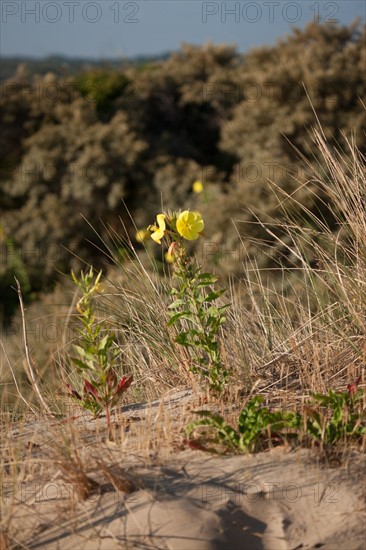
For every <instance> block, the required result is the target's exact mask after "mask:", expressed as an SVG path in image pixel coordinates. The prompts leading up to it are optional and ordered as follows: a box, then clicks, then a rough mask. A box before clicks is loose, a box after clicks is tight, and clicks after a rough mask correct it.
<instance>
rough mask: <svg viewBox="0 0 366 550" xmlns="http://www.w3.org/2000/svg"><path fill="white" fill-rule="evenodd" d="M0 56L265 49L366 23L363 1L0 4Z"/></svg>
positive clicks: (18, 0)
mask: <svg viewBox="0 0 366 550" xmlns="http://www.w3.org/2000/svg"><path fill="white" fill-rule="evenodd" d="M0 10H1V33H0V56H1V57H5V56H31V57H45V56H48V55H64V56H69V57H87V58H97V59H108V58H129V57H135V56H138V55H156V54H161V53H165V52H168V51H172V50H177V49H179V47H180V44H181V43H182V42H188V43H191V44H197V45H199V44H204V43H207V42H209V41H210V42H213V43H230V44H235V45H236V46H237V48H238V50H239V51H242V52H244V51H247V50H248V49H249V48H251V47H253V46H261V45H265V44H268V45H271V44H274V43H275V42H276V40H277V39H278V38H279V37H281V36H283V35H285V34H286V33H288V32H291V27H292V26H298V27H304V26H305V25H306V24H307V23H308V22H310V21H314V19H318V20H320V21H321V22H322V23H325V24H331V22H332V21H334V20H336V21H337V22H339V23H341V24H348V23H350V22H351V21H353V20H354V19H355V18H356V17H357V16H360V17H361V18H362V20H363V21H365V16H366V2H365V1H364V0H337V1H335V2H333V1H327V0H319V1H316V0H297V1H290V0H245V1H235V0H234V1H201V0H95V1H94V0H93V1H92V0H90V1H89V0H37V1H33V0H25V1H22V0H2V2H1V3H0Z"/></svg>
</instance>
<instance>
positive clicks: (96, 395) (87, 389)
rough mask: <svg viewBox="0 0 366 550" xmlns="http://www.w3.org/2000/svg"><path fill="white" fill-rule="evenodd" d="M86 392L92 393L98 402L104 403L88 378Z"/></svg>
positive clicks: (85, 381) (85, 383) (85, 382)
mask: <svg viewBox="0 0 366 550" xmlns="http://www.w3.org/2000/svg"><path fill="white" fill-rule="evenodd" d="M84 393H89V394H91V395H92V396H93V397H95V399H96V401H97V402H98V403H102V400H101V398H100V396H99V393H98V390H97V389H96V388H94V386H93V385H92V384H91V383H90V382H89V381H88V380H84Z"/></svg>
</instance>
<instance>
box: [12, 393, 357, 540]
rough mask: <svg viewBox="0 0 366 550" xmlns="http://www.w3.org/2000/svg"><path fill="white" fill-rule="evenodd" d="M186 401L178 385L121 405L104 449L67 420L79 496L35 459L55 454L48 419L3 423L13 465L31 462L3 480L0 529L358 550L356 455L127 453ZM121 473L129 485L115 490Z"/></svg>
mask: <svg viewBox="0 0 366 550" xmlns="http://www.w3.org/2000/svg"><path fill="white" fill-rule="evenodd" d="M190 399H191V396H190V394H189V392H180V393H178V394H177V395H176V396H175V397H173V398H172V397H170V398H169V399H168V400H160V401H156V402H154V403H150V404H140V405H134V406H129V407H125V408H124V411H123V412H122V416H123V418H124V422H125V423H126V422H127V420H128V419H129V421H128V422H129V424H128V425H129V428H128V430H127V433H128V438H126V439H125V440H124V441H123V442H118V441H117V442H116V443H113V442H112V443H111V442H108V441H105V442H104V447H103V443H102V442H103V437H101V435H100V434H101V431H102V426H101V425H100V424H99V425H97V423H96V421H95V420H92V419H85V418H84V419H83V421H84V422H86V423H87V424H88V429H86V428H85V427H84V429H83V430H82V436H81V435H80V425H79V427H78V429H77V430H76V428H75V426H73V428H72V430H73V433H74V435H75V434H76V436H77V437H79V436H80V441H79V443H77V445H78V444H79V445H80V447H79V452H80V456H81V457H82V460H83V464H84V466H85V472H86V473H87V475H88V476H89V477H90V479H91V480H93V481H94V482H95V487H94V488H92V490H91V491H90V494H89V496H88V498H86V499H85V500H83V499H81V498H80V496H79V495H78V492H77V487H76V484H75V482H70V480H67V479H65V475H64V471H63V468H62V467H60V464H58V463H57V460H55V461H54V464H53V465H50V464H49V463H47V461H46V462H45V460H46V459H45V456H47V457H48V460H49V457H50V449H51V450H53V453H54V455H53V456H54V457H57V444H56V443H55V442H56V440H57V435H56V432H57V429H56V427H55V422H52V421H50V420H42V419H39V420H37V421H35V422H34V423H33V425H32V424H31V423H29V424H28V425H27V428H26V429H23V430H21V429H20V428H18V429H17V428H13V431H12V433H9V434H7V438H8V439H9V437H10V438H11V440H12V442H13V444H14V443H15V442H16V441H21V444H22V445H23V446H24V453H28V454H27V456H25V455H24V457H23V458H24V460H25V459H26V458H27V459H28V460H29V461H30V464H32V463H34V467H33V470H32V468H29V467H28V469H27V471H24V474H23V477H24V479H21V480H20V478H19V477H18V478H17V481H16V483H13V484H12V485H11V484H10V481H9V480H8V481H6V482H5V489H6V490H5V491H4V501H3V511H4V514H5V513H9V510H11V523H10V528H9V533H10V534H11V537H12V539H13V541H16V543H17V544H18V548H30V549H35V548H42V549H43V548H44V549H58V548H59V549H63V550H65V549H70V550H79V549H80V550H82V549H90V550H91V549H105V550H113V549H115V548H116V549H117V548H126V549H153V548H154V549H169V550H173V549H174V550H191V549H192V550H209V549H212V550H219V549H220V550H221V549H222V550H224V549H225V550H226V549H227V550H236V549H237V550H239V549H240V550H242V549H248V550H262V549H263V550H295V549H300V548H301V549H306V548H322V549H324V550H325V549H329V550H330V549H332V550H334V549H337V550H338V549H347V550H356V549H357V550H358V549H359V550H361V549H364V548H366V544H365V540H366V514H365V475H364V474H365V457H364V456H363V455H360V454H358V453H356V452H354V453H353V454H352V455H351V456H350V457H349V458H348V459H347V461H346V462H344V463H343V464H342V465H341V466H337V467H331V466H330V465H326V464H324V463H323V462H320V461H319V460H318V459H317V457H316V455H315V454H314V452H313V451H310V450H304V449H303V450H298V451H293V450H291V449H289V448H283V447H277V448H275V449H271V450H270V451H268V452H265V453H258V454H255V455H250V454H248V455H225V456H223V455H211V454H207V453H204V452H202V451H193V450H191V449H184V450H182V446H181V445H180V446H179V445H178V446H176V445H174V441H175V439H174V437H169V438H168V437H167V438H166V439H169V445H167V446H164V445H163V443H162V444H161V449H159V447H156V446H155V447H154V446H153V449H152V451H151V452H150V453H149V452H147V453H146V452H145V453H144V452H142V451H141V448H142V447H141V445H140V447H138V446H137V447H136V449H135V452H132V449H133V445H132V443H133V442H134V441H135V440H139V438H141V437H142V435H141V434H142V433H143V432H144V430H145V428H146V426H147V424H149V423H150V424H149V425H151V422H153V423H154V426H155V427H156V426H158V425H160V427H159V430H160V431H159V433H160V437H161V441H162V442H163V441H164V433H165V432H164V427H165V428H166V426H167V418H170V420H171V425H170V428H171V431H172V432H174V429H173V428H172V426H173V424H174V422H175V423H178V424H179V418H183V412H182V407H184V411H186V406H187V403H189V401H190ZM133 419H135V420H133ZM137 419H138V420H137ZM77 422H78V421H75V425H77ZM79 422H80V421H79ZM131 422H132V428H131ZM134 422H135V423H136V425H139V429H138V430H136V433H134V428H133V425H134ZM146 423H147V424H146ZM71 424H73V423H72V422H71V423H70V424H69V425H71ZM69 425H68V426H69ZM63 429H64V428H63ZM125 431H126V430H125ZM30 434H32V436H30ZM145 434H146V432H145ZM30 437H31V440H30ZM151 437H152V438H153V432H152V431H151ZM172 442H173V444H172ZM138 449H139V450H138ZM100 460H102V462H103V464H104V466H103V465H102V466H101V462H99V467H98V465H97V464H98V461H100ZM88 461H89V464H90V467H89V466H88ZM42 464H46V466H42ZM63 464H64V463H63ZM61 466H62V464H61ZM107 466H108V467H107ZM103 468H104V469H105V471H103ZM106 472H107V474H108V475H107V474H106ZM108 472H109V473H108ZM108 476H109V477H108ZM126 477H127V480H129V481H130V484H128V483H127V485H126V484H125V485H124V484H123V479H124V478H126ZM121 480H122V481H121ZM94 489H95V490H94ZM126 489H127V492H126ZM12 502H13V506H11V503H12Z"/></svg>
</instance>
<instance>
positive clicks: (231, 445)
mask: <svg viewBox="0 0 366 550" xmlns="http://www.w3.org/2000/svg"><path fill="white" fill-rule="evenodd" d="M262 403H263V397H262V396H260V395H257V396H255V397H253V398H252V399H251V400H250V401H249V402H248V403H247V405H246V406H245V407H244V408H243V409H242V411H241V413H240V416H239V419H238V428H237V429H236V430H235V429H234V428H232V427H231V426H230V425H228V424H227V423H226V422H225V420H224V419H223V418H222V417H221V416H220V415H217V414H212V413H211V412H209V411H196V412H195V414H198V415H200V416H201V417H202V418H201V419H200V420H196V421H194V422H191V423H190V424H189V425H188V426H187V428H186V434H187V437H188V438H189V437H190V436H191V435H192V433H193V432H194V431H195V430H196V429H197V428H200V427H209V428H210V429H212V430H213V432H214V433H215V434H216V437H214V438H208V439H207V438H206V437H203V438H202V439H200V440H199V441H200V443H204V444H206V443H210V444H220V445H222V446H223V447H224V448H227V449H230V450H234V451H238V452H248V451H249V452H253V451H255V450H258V448H259V446H260V444H261V443H262V442H263V440H264V439H265V437H266V436H267V437H271V434H273V433H274V432H275V433H276V435H277V436H281V437H286V436H287V435H288V431H289V430H293V429H294V428H299V426H300V422H301V417H300V415H299V414H298V413H295V412H282V411H276V412H270V411H269V410H268V408H267V407H262V406H261V404H262Z"/></svg>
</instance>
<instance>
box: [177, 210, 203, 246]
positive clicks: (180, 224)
mask: <svg viewBox="0 0 366 550" xmlns="http://www.w3.org/2000/svg"><path fill="white" fill-rule="evenodd" d="M203 227H204V223H203V219H202V216H201V214H200V213H199V212H190V211H189V210H185V211H184V212H182V213H181V214H179V216H178V219H177V231H178V233H179V235H181V236H182V237H184V238H185V239H187V241H194V240H196V239H198V237H199V235H200V233H202V231H203Z"/></svg>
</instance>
